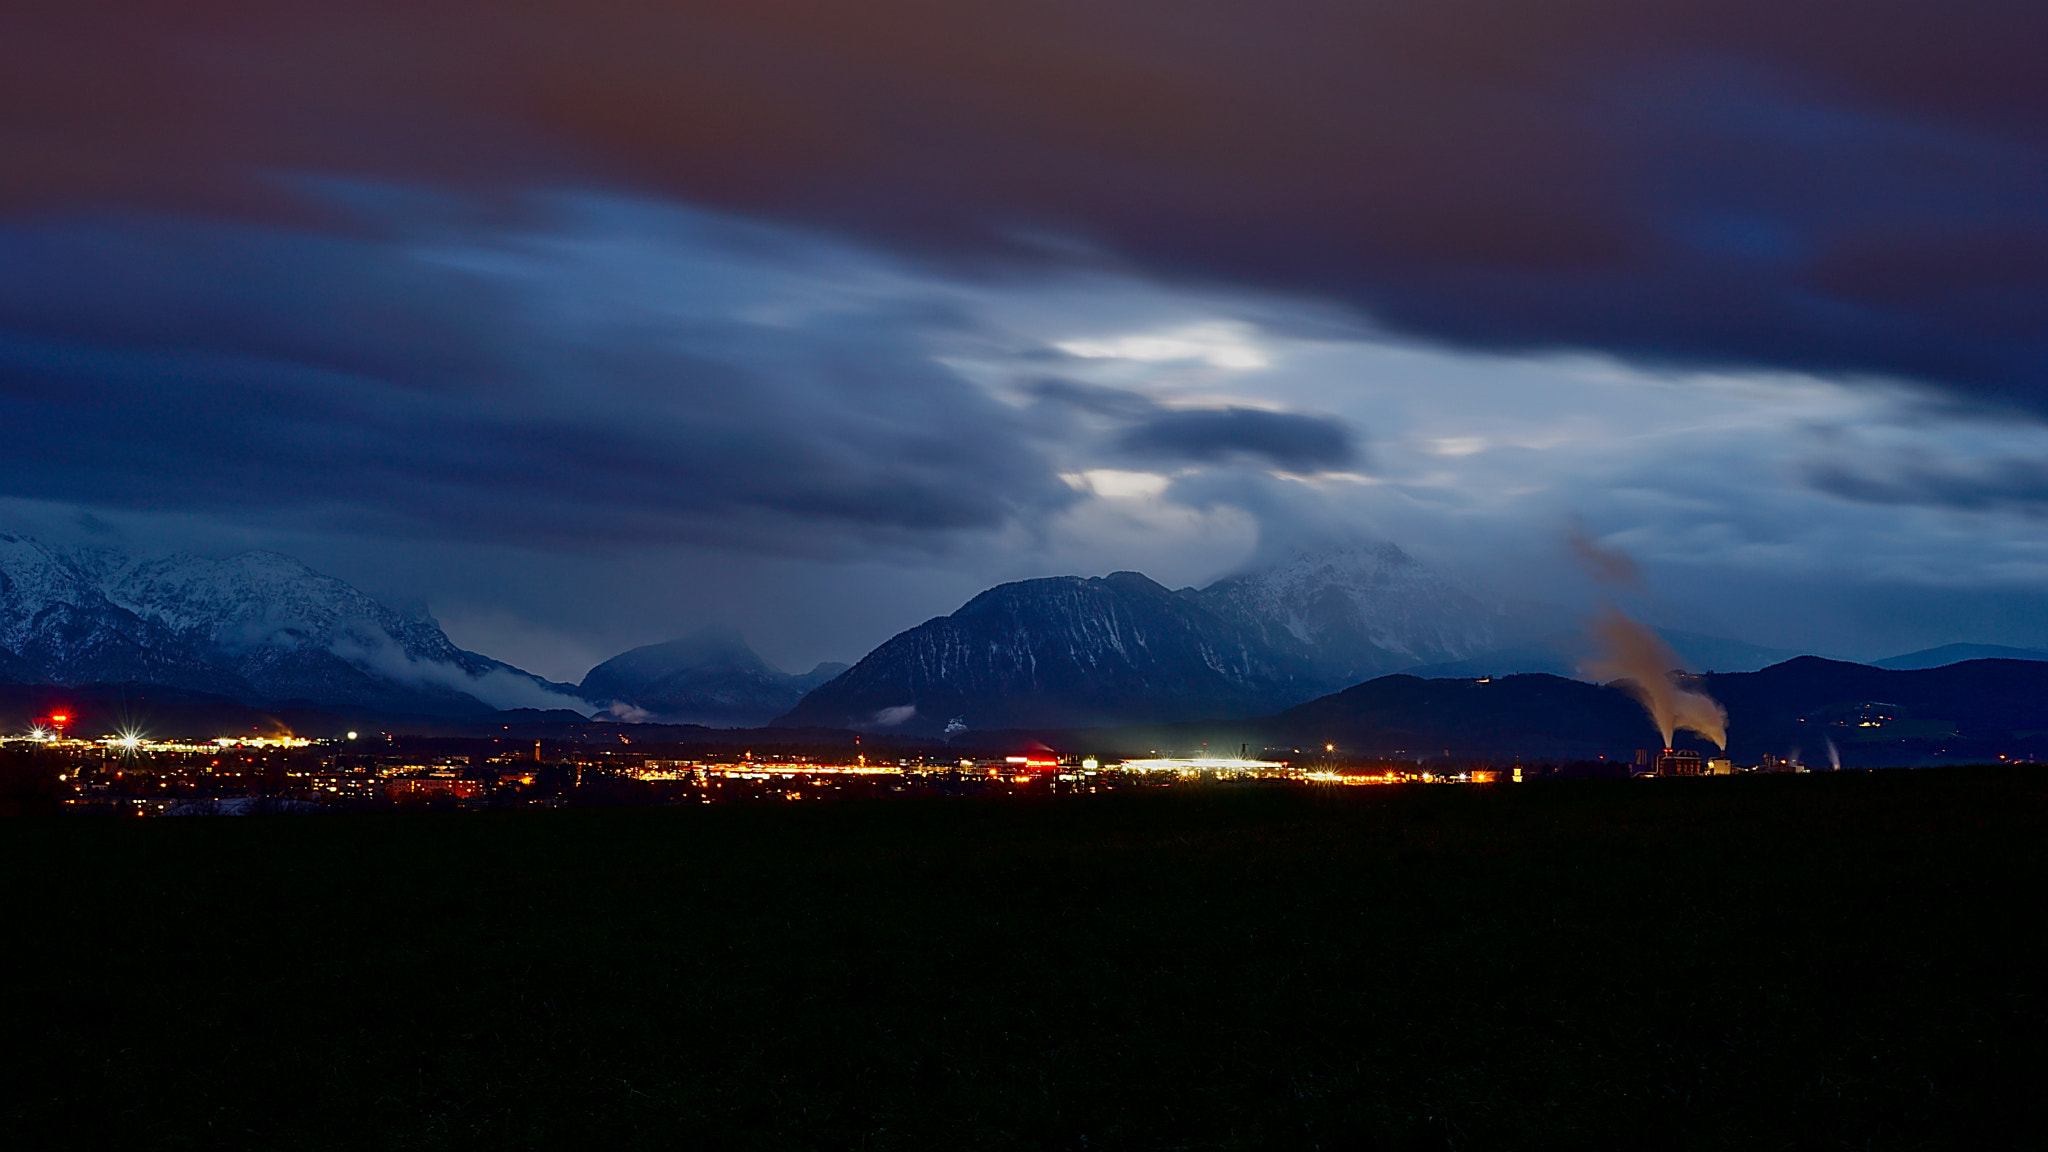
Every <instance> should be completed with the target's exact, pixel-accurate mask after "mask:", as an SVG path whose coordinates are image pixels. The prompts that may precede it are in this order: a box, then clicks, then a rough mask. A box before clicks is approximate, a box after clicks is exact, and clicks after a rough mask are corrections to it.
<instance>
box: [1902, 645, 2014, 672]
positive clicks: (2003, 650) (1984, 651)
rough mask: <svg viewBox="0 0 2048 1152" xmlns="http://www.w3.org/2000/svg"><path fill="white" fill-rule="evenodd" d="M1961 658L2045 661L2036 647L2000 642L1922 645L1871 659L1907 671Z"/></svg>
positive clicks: (1962, 659)
mask: <svg viewBox="0 0 2048 1152" xmlns="http://www.w3.org/2000/svg"><path fill="white" fill-rule="evenodd" d="M1964 660H2048V652H2043V651H2041V650H2039V649H2037V648H2008V647H2007V646H2005V645H2003V644H1944V645H1942V646H1941V647H1939V648H1923V649H1921V650H1920V651H1918V652H1908V653H1905V654H1904V655H1902V656H1887V657H1885V658H1884V659H1882V660H1873V661H1871V663H1872V664H1874V665H1875V666H1877V667H1879V668H1890V669H1893V670H1894V671H1900V672H1908V671H1912V670H1914V669H1919V668H1940V667H1943V666H1945V665H1949V664H1959V663H1961V662H1962V661H1964Z"/></svg>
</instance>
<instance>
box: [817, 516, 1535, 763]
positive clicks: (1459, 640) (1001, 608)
mask: <svg viewBox="0 0 2048 1152" xmlns="http://www.w3.org/2000/svg"><path fill="white" fill-rule="evenodd" d="M1503 618H1504V617H1503V614H1502V612H1501V610H1500V609H1499V608H1497V607H1495V606H1493V605H1490V604H1488V603H1486V602H1485V601H1482V600H1481V599H1480V598H1478V597H1477V596H1474V595H1473V594H1471V593H1469V592H1467V591H1465V590H1464V589H1462V588H1460V587H1458V586H1457V585H1456V584H1455V583H1453V582H1451V581H1450V580H1447V579H1445V578H1444V577H1442V576H1441V575H1439V574H1437V573H1435V572H1433V571H1432V570H1430V569H1429V568H1428V567H1426V566H1424V565H1423V564H1421V563H1419V562H1418V561H1416V560H1415V559H1413V558H1412V557H1410V556H1409V555H1408V554H1407V553H1405V552H1403V551H1401V549H1399V548H1397V547H1395V546H1394V545H1392V544H1386V543H1372V544H1367V545H1362V546H1357V547H1351V548H1343V549H1334V550H1329V551H1324V552H1313V553H1311V552H1304V553H1301V554H1298V555H1295V556H1293V557H1291V558H1289V560H1288V561H1287V562H1285V563H1283V564H1280V565H1278V566H1276V567H1274V568H1271V569H1267V570H1264V571H1260V572H1255V573H1250V574H1246V575H1239V576H1232V577H1228V578H1225V579H1223V580H1219V581H1217V582H1216V583H1214V584H1211V585H1210V586H1209V587H1207V588H1203V589H1199V590H1197V589H1193V588H1184V589H1182V590H1180V591H1179V592H1169V591H1167V590H1166V589H1165V588H1163V587H1161V586H1160V585H1158V584H1157V583H1154V582H1153V581H1152V580H1150V579H1148V578H1146V577H1144V576H1142V575H1140V574H1138V573H1136V572H1118V573H1115V574H1113V575H1110V576H1107V577H1097V578H1091V579H1083V578H1081V577H1078V576H1061V577H1052V578H1049V579H1042V580H1024V581H1019V582H1017V583H1014V584H1003V585H1000V586H998V587H995V588H992V589H990V590H988V591H987V592H984V593H982V594H981V595H979V596H977V597H975V598H974V599H973V600H971V601H969V602H968V603H967V604H966V606H964V607H962V608H961V609H960V610H959V611H958V612H955V613H953V614H952V615H951V616H942V617H939V618H938V619H935V620H929V621H926V622H925V623H923V624H921V625H919V626H917V627H916V628H912V629H910V630H909V631H907V632H903V633H901V634H899V635H897V636H896V637H894V638H893V639H891V640H889V641H888V642H887V643H885V644H883V645H882V646H881V647H879V648H877V649H875V650H874V651H873V652H871V653H869V654H868V656H867V657H866V658H865V659H863V660H861V662H860V663H858V664H856V665H854V666H853V668H852V669H851V670H850V671H848V672H846V673H845V674H844V675H841V676H840V677H838V678H837V679H835V680H833V681H831V682H829V683H827V684H825V685H824V686H822V687H820V688H818V689H817V690H815V691H813V692H812V693H811V694H810V695H808V696H806V697H804V699H803V701H802V702H801V703H799V704H798V705H797V706H796V708H794V709H793V710H791V711H790V713H789V714H788V715H786V716H784V717H783V718H782V719H780V720H778V721H777V723H778V724H789V725H795V724H815V725H825V726H835V727H839V726H846V727H874V728H888V729H891V730H896V731H911V732H942V731H946V730H948V729H952V730H958V729H960V728H967V729H986V728H1003V727H1047V728H1052V727H1080V726H1088V725H1099V724H1123V723H1142V722H1151V721H1162V720H1191V719H1202V718H1226V717H1245V716H1255V715H1260V714H1263V713H1269V712H1276V711H1279V710H1280V709H1282V708H1286V707H1290V706H1292V705H1295V704H1299V703H1302V702H1303V701H1306V700H1310V699H1313V698H1315V697H1317V696H1320V695H1323V694H1324V693H1327V692H1333V691H1336V690H1338V689H1341V688H1345V687H1348V686H1349V685H1352V684H1355V683H1357V682H1358V681H1360V680H1364V679H1367V678H1369V677H1372V676H1376V675H1380V674H1382V673H1385V672H1390V671H1394V670H1396V669H1399V668H1404V667H1409V666H1412V665H1416V664H1420V663H1423V662H1425V661H1431V660H1446V659H1456V658H1458V657H1461V656H1467V655H1470V654H1472V653H1474V652H1479V651H1483V650H1485V649H1487V648H1489V647H1492V646H1493V644H1494V643H1495V642H1496V639H1495V638H1496V631H1497V627H1498V625H1499V624H1500V622H1501V621H1502V620H1503Z"/></svg>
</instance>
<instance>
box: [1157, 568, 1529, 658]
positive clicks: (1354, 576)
mask: <svg viewBox="0 0 2048 1152" xmlns="http://www.w3.org/2000/svg"><path fill="white" fill-rule="evenodd" d="M1183 594H1184V595H1188V596H1190V597H1191V598H1192V599H1194V600H1195V601H1196V602H1198V603H1200V604H1202V605H1203V606H1204V607H1206V608H1208V609H1209V610H1210V611H1212V612H1215V613H1216V614H1217V615H1219V616H1222V617H1224V618H1225V619H1228V620H1234V621H1237V622H1239V623H1241V624H1244V625H1246V626H1249V627H1254V628H1258V629H1260V630H1262V631H1263V632H1264V633H1265V634H1266V635H1267V636H1268V637H1270V638H1271V639H1272V640H1273V641H1275V642H1280V641H1281V640H1282V638H1283V635H1284V637H1286V638H1291V639H1292V640H1293V641H1295V642H1297V643H1299V644H1301V645H1304V646H1306V647H1307V648H1308V649H1309V651H1310V652H1311V653H1312V658H1313V659H1314V661H1315V663H1316V665H1317V667H1319V668H1320V669H1322V670H1323V671H1324V672H1325V674H1326V675H1328V676H1329V677H1330V678H1331V679H1332V680H1333V681H1334V682H1337V683H1336V686H1337V687H1344V686H1348V685H1350V684H1353V683H1356V682H1358V681H1359V680H1362V679H1365V678H1367V677H1369V676H1374V675H1378V674H1381V673H1385V672H1391V671H1395V670H1397V669H1400V668H1403V667H1407V666H1410V665H1414V664H1424V663H1435V662H1439V661H1445V660H1456V659H1460V658H1462V657H1465V656H1469V655H1472V654H1474V653H1477V652H1482V651H1485V650H1487V649H1489V648H1491V647H1493V646H1494V645H1495V643H1497V640H1496V633H1497V631H1498V630H1499V628H1500V625H1501V623H1502V617H1503V612H1502V610H1501V608H1500V607H1499V606H1497V605H1494V604H1491V603H1488V602H1487V601H1485V600H1482V599H1480V598H1479V597H1478V596H1475V595H1474V594H1472V593H1471V592H1469V591H1467V590H1465V589H1464V588H1462V587H1460V586H1459V585H1457V584H1456V583H1454V582H1453V581H1451V580H1449V579H1447V578H1446V577H1444V576H1443V575H1442V574H1440V573H1438V572H1437V571H1435V570H1434V569H1432V568H1430V567H1428V566H1427V565H1425V564H1423V563H1422V562H1420V561H1418V560H1416V559H1415V558H1414V557H1412V556H1410V555H1408V553H1406V552H1404V551H1402V550H1401V548H1400V547H1399V546H1398V545H1395V544H1393V543H1390V542H1386V541H1378V542H1373V543H1364V544H1354V545H1352V546H1349V547H1344V548H1337V549H1332V550H1321V551H1312V550H1302V551H1298V552H1296V553H1295V554H1294V555H1292V556H1290V557H1289V558H1288V559H1287V560H1285V561H1284V562H1282V563H1280V564H1278V565H1276V566H1274V567H1271V568H1268V569H1265V570H1263V571H1259V572H1253V573H1248V574H1245V575H1239V576H1228V577H1225V578H1224V579H1222V580H1218V581H1217V582H1215V583H1214V584H1211V585H1209V586H1208V587H1207V588H1204V589H1202V590H1201V591H1199V592H1196V591H1192V590H1187V591H1185V592H1184V593H1183Z"/></svg>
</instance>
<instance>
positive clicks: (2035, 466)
mask: <svg viewBox="0 0 2048 1152" xmlns="http://www.w3.org/2000/svg"><path fill="white" fill-rule="evenodd" d="M1806 478H1807V482H1808V483H1810V484H1812V485H1813V487H1815V488H1817V489H1819V490H1820V491H1822V492H1826V493H1829V494H1830V495H1834V496H1840V497H1841V498H1843V499H1844V500H1855V501H1858V502H1859V503H1864V504H1897V505H1920V506H1927V507H1935V508H1953V509H1958V510H1961V511H1970V512H1981V511H1992V510H2008V511H2016V512H2023V513H2026V514H2028V515H2032V516H2042V515H2048V463H2044V462H2042V461H2040V460H1989V461H1981V462H1978V463H1975V464H1973V465H1968V466H1959V465H1953V464H1942V463H1936V462H1932V461H1927V460H1905V461H1896V462H1892V463H1891V466H1890V467H1887V468H1884V469H1883V470H1882V471H1879V470H1878V469H1876V468H1873V467H1871V466H1869V465H1865V466H1861V467H1858V466H1852V465H1849V464H1846V463H1843V462H1841V461H1825V462H1821V463H1817V464H1813V465H1811V466H1809V467H1808V468H1807V469H1806Z"/></svg>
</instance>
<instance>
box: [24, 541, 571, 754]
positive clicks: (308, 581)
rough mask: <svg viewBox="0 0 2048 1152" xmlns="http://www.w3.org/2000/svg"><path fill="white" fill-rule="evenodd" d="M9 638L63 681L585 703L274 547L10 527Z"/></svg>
mask: <svg viewBox="0 0 2048 1152" xmlns="http://www.w3.org/2000/svg"><path fill="white" fill-rule="evenodd" d="M0 647H5V648H6V649H8V650H10V651H11V652H12V653H13V654H14V655H16V656H18V657H20V659H21V660H22V661H23V662H24V663H25V664H26V665H27V666H28V667H29V668H30V669H31V670H33V672H34V674H35V675H36V676H37V678H39V679H41V680H44V681H46V682H50V683H58V684H81V683H89V682H96V681H98V682H114V681H124V680H133V681H138V682H144V683H155V684H166V685H172V686H176V687H187V688H198V689H202V690H205V691H212V692H220V693H223V694H226V695H231V696H236V697H238V698H241V699H247V700H251V701H262V702H280V701H285V700H305V701H311V702H313V703H316V704H321V705H325V706H329V707H344V706H345V707H365V708H376V709H379V710H385V711H430V712H438V713H460V712H468V711H483V710H487V709H491V708H509V707H541V708H560V707H580V706H581V704H582V702H581V701H580V700H579V699H577V698H576V697H575V696H574V689H572V688H570V687H569V686H567V685H560V684H552V683H549V682H548V681H544V680H541V679H540V678H539V677H536V676H533V675H531V674H530V673H526V672H522V671H520V670H519V669H517V668H513V667H511V666H510V665H507V664H502V663H500V662H498V661H496V660H492V659H490V658H488V657H485V656H480V655H478V654H476V653H474V652H467V651H464V650H462V649H461V648H458V647H456V646H455V644H454V643H453V642H451V641H450V640H449V639H448V637H447V636H446V635H445V634H444V633H443V632H442V631H441V628H440V626H439V625H438V624H436V623H435V622H434V621H433V620H432V619H429V618H427V617H424V616H415V615H407V614H404V613H399V612H395V611H393V610H392V609H390V608H389V607H386V606H385V605H383V604H380V603H378V602H377V601H375V600H373V599H371V598H370V597H368V596H365V595H364V594H363V593H361V592H360V591H357V590H356V589H355V588H353V587H351V586H350V585H348V584H347V583H345V582H343V581H341V580H337V579H335V578H334V577H331V576H324V575H322V574H320V573H318V572H315V571H314V570H312V569H311V568H308V567H306V566H305V565H304V564H301V563H300V562H298V561H297V560H294V559H292V558H290V557H288V556H281V555H278V554H277V553H274V552H245V553H242V554H241V555H238V556H231V557H228V558H226V559H213V558H209V557H202V556H192V555H185V554H179V555H174V556H169V557H165V558H162V559H158V560H136V559H135V558H133V557H129V556H127V555H124V554H122V553H120V552H117V551H113V550H109V549H90V550H76V551H73V550H65V549H59V548H53V547H50V546H48V545H45V544H43V543H41V542H39V541H36V540H32V539H29V538H27V537H21V536H8V535H0ZM0 663H4V662H0Z"/></svg>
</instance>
